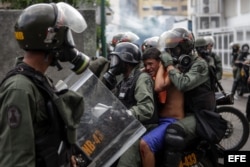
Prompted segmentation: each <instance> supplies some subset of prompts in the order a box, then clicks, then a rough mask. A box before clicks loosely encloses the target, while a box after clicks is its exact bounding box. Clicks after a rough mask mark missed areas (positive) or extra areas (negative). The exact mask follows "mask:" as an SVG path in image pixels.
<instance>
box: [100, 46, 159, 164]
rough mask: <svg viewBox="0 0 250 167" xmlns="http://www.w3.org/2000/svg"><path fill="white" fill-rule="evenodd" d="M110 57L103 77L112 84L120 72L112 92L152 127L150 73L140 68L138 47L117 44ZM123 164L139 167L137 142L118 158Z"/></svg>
mask: <svg viewBox="0 0 250 167" xmlns="http://www.w3.org/2000/svg"><path fill="white" fill-rule="evenodd" d="M110 58H111V60H110V69H109V71H108V72H107V73H106V74H105V75H104V78H105V79H106V81H107V82H108V83H110V84H114V82H113V80H114V77H115V76H117V75H120V74H122V79H121V81H120V82H119V83H118V84H116V85H114V86H113V87H114V90H113V92H114V94H115V95H116V96H117V97H118V99H119V100H120V101H121V102H122V103H123V104H124V105H125V106H126V107H127V109H128V112H129V113H130V114H132V115H133V116H134V117H135V118H137V119H138V120H139V121H140V122H141V123H142V124H143V125H144V126H146V127H149V126H151V124H152V123H153V121H154V116H155V114H156V112H155V111H154V93H153V80H152V78H151V76H149V75H148V74H147V73H145V72H142V71H141V70H140V66H139V64H140V61H141V52H140V49H139V47H138V46H137V45H135V44H133V43H131V42H121V43H118V44H117V45H116V46H115V49H114V51H113V52H111V54H110ZM116 114H119V113H116ZM155 121H158V120H157V119H156V120H155ZM125 166H127V167H134V166H135V167H139V166H140V154H139V141H136V142H135V143H134V144H133V145H132V146H131V147H130V148H129V149H128V150H127V151H126V152H125V153H124V154H123V155H122V156H121V158H120V159H119V162H118V167H125Z"/></svg>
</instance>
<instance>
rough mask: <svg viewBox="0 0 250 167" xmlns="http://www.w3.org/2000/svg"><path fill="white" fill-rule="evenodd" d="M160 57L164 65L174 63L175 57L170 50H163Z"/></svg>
mask: <svg viewBox="0 0 250 167" xmlns="http://www.w3.org/2000/svg"><path fill="white" fill-rule="evenodd" d="M160 58H161V62H162V65H163V66H164V67H168V66H169V65H173V58H172V56H171V55H170V54H169V53H168V52H162V53H161V56H160Z"/></svg>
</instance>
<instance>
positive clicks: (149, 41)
mask: <svg viewBox="0 0 250 167" xmlns="http://www.w3.org/2000/svg"><path fill="white" fill-rule="evenodd" d="M158 40H159V37H158V36H154V37H150V38H146V39H145V40H144V41H143V43H142V45H141V50H142V52H144V51H145V50H146V49H148V48H152V47H157V45H158Z"/></svg>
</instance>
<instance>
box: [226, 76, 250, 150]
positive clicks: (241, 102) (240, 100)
mask: <svg viewBox="0 0 250 167" xmlns="http://www.w3.org/2000/svg"><path fill="white" fill-rule="evenodd" d="M221 84H222V87H223V88H224V90H225V92H227V93H230V92H231V88H232V84H233V78H232V76H231V75H223V78H222V81H221ZM248 95H249V94H244V95H243V96H237V99H235V100H234V104H233V107H235V108H237V109H239V110H240V111H241V112H242V113H243V114H244V115H246V103H247V98H248ZM241 150H242V151H250V137H249V138H248V141H247V143H246V144H245V146H244V147H243V148H242V149H241Z"/></svg>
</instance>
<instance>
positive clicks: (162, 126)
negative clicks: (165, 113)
mask: <svg viewBox="0 0 250 167" xmlns="http://www.w3.org/2000/svg"><path fill="white" fill-rule="evenodd" d="M176 120H177V119H175V118H160V119H159V125H158V126H157V127H156V128H154V129H153V130H151V131H149V132H148V133H146V134H145V135H144V136H143V137H142V139H143V140H144V141H145V142H146V143H147V144H148V146H149V148H150V149H151V151H152V152H154V153H156V152H158V151H160V150H161V149H163V147H164V136H165V131H166V128H167V127H168V125H170V124H171V123H174V122H175V121H176Z"/></svg>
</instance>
